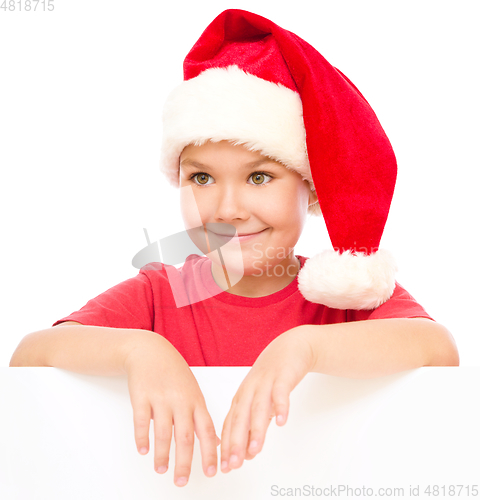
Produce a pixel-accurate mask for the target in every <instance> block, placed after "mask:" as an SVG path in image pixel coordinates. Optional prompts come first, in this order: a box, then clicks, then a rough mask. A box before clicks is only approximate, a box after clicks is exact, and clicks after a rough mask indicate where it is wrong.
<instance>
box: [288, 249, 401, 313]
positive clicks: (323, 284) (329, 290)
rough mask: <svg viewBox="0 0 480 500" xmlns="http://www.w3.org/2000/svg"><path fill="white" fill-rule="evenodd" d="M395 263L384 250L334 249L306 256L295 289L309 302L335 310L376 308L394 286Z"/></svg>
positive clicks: (390, 255)
mask: <svg viewBox="0 0 480 500" xmlns="http://www.w3.org/2000/svg"><path fill="white" fill-rule="evenodd" d="M396 271H397V265H396V263H395V260H394V258H393V255H392V254H391V253H390V252H389V251H388V250H385V249H381V250H378V251H377V252H376V253H373V254H371V255H366V254H360V253H359V254H352V252H351V251H350V250H347V251H345V252H343V253H342V254H340V253H339V252H338V251H334V250H324V251H323V252H321V253H319V254H317V255H315V256H314V257H312V258H310V259H307V261H306V262H305V264H304V265H303V267H302V269H301V270H300V272H299V273H298V289H299V290H300V293H301V294H302V295H303V296H304V297H305V299H307V300H308V301H310V302H314V303H316V304H324V305H326V306H328V307H331V308H335V309H356V310H360V309H376V308H377V307H378V306H380V305H381V304H383V303H384V302H386V301H387V300H388V299H389V298H390V297H391V296H392V294H393V291H394V289H395V272H396Z"/></svg>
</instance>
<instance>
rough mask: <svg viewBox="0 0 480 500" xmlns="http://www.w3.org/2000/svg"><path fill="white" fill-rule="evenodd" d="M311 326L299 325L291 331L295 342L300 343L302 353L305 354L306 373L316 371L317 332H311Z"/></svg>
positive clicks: (317, 352)
mask: <svg viewBox="0 0 480 500" xmlns="http://www.w3.org/2000/svg"><path fill="white" fill-rule="evenodd" d="M310 326H311V325H300V326H297V327H295V328H293V329H292V330H291V332H292V334H293V335H294V336H295V342H301V344H302V345H303V351H304V352H305V359H306V364H307V367H308V372H312V371H318V370H317V369H316V367H317V365H318V362H319V360H318V358H319V349H318V340H319V337H320V335H319V332H318V331H316V332H313V331H312V329H311V328H309V327H310Z"/></svg>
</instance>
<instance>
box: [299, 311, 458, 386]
mask: <svg viewBox="0 0 480 500" xmlns="http://www.w3.org/2000/svg"><path fill="white" fill-rule="evenodd" d="M299 328H300V331H301V333H302V336H304V338H305V339H306V341H307V343H308V345H309V346H310V349H311V355H312V365H311V367H310V370H309V371H312V372H319V373H325V374H329V375H337V376H341V377H352V378H370V377H379V376H382V375H389V374H392V373H396V372H399V371H403V370H410V369H413V368H419V367H422V366H458V365H459V355H458V350H457V346H456V344H455V341H454V339H453V337H452V334H451V333H450V332H449V331H448V330H447V329H446V328H445V327H444V326H442V325H440V324H439V323H436V322H434V321H431V320H429V319H426V318H398V319H397V318H395V319H374V320H366V321H354V322H351V323H338V324H332V325H302V326H301V327H299Z"/></svg>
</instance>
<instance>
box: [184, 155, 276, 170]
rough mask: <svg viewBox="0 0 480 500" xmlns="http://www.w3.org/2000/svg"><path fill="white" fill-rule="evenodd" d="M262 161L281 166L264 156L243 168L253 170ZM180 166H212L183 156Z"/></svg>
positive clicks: (206, 167)
mask: <svg viewBox="0 0 480 500" xmlns="http://www.w3.org/2000/svg"><path fill="white" fill-rule="evenodd" d="M264 163H273V165H274V166H275V167H277V168H281V167H282V165H280V164H278V163H277V162H276V161H275V160H273V159H271V158H264V159H263V160H258V161H252V162H249V163H246V164H245V165H244V167H245V169H249V170H253V169H254V168H257V167H258V166H260V165H263V164H264ZM180 166H181V167H187V168H188V167H194V168H200V169H205V170H209V169H210V170H211V169H212V168H211V167H209V166H208V165H204V164H203V163H200V162H198V161H195V160H191V159H190V158H185V159H184V160H182V161H181V162H180Z"/></svg>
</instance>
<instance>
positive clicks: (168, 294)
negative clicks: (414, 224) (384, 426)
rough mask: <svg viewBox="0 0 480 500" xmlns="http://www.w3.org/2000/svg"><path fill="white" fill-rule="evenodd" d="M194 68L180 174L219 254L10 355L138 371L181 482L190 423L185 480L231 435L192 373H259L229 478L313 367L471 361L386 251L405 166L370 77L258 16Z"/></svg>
mask: <svg viewBox="0 0 480 500" xmlns="http://www.w3.org/2000/svg"><path fill="white" fill-rule="evenodd" d="M184 76H185V81H184V82H183V83H182V84H181V85H180V86H179V87H178V88H177V89H175V90H174V91H173V92H172V94H171V95H170V96H169V98H168V100H167V103H166V105H165V110H164V136H163V145H162V171H163V173H164V174H165V175H166V177H167V179H169V181H170V182H171V183H172V184H173V185H175V186H177V187H179V188H180V190H181V196H180V200H181V207H180V208H181V211H182V216H183V219H184V221H185V227H186V229H187V233H188V235H189V236H191V237H192V239H193V240H194V241H195V242H197V243H198V246H199V247H200V248H202V251H203V253H204V254H205V256H204V257H198V256H197V255H192V256H191V258H188V259H187V260H186V261H185V264H184V266H183V267H182V268H181V269H176V268H175V267H174V266H170V265H163V264H160V263H155V262H153V263H148V264H147V265H144V266H143V267H142V269H141V270H140V272H139V274H138V275H137V276H136V277H134V278H131V279H129V280H126V281H124V282H123V283H120V284H119V285H117V286H115V287H113V288H111V289H109V290H107V291H106V292H104V293H103V294H101V295H99V296H98V297H96V298H94V299H92V300H90V301H89V302H88V303H87V304H86V305H85V306H84V307H83V308H81V309H80V310H79V311H77V312H74V313H72V314H71V315H69V316H68V317H65V318H62V319H59V320H58V321H56V322H55V323H54V325H53V326H52V328H48V329H45V330H41V331H38V332H34V333H31V334H29V335H27V336H26V337H25V338H24V339H23V340H22V342H21V343H20V344H19V346H18V347H17V349H16V351H15V352H14V354H13V356H12V360H11V363H10V365H11V366H56V367H59V368H64V369H68V370H73V371H78V372H82V373H89V374H97V375H114V374H120V373H127V376H128V387H129V392H130V397H131V403H132V407H133V414H134V430H135V441H136V444H137V447H138V451H139V452H140V453H142V454H144V453H148V450H149V440H148V434H149V425H150V420H151V419H153V421H154V429H155V458H154V467H155V470H156V471H157V472H159V473H164V472H165V471H166V470H167V468H168V457H169V449H170V442H171V438H172V424H173V428H174V436H175V442H176V446H177V448H176V463H175V474H174V481H175V484H177V485H178V486H183V485H185V484H186V483H187V481H188V477H189V474H190V468H191V459H192V453H193V443H194V433H196V434H197V436H198V438H199V441H200V446H201V452H202V464H203V469H204V472H205V474H206V475H207V476H214V475H215V474H216V467H217V453H216V447H217V445H218V444H219V439H218V437H217V436H216V433H215V429H214V427H213V423H212V420H211V418H210V415H209V413H208V410H207V408H206V405H205V401H204V399H203V396H202V394H201V392H200V389H199V387H198V384H197V382H196V380H195V378H194V377H193V375H192V372H191V370H190V369H189V366H199V365H207V366H208V365H209V366H221V365H223V366H225V365H227V366H228V365H230V366H234V365H248V366H252V369H251V370H250V372H249V374H248V375H247V377H246V378H245V380H244V381H243V383H242V384H241V386H240V388H239V389H238V391H237V394H236V395H235V397H234V399H233V402H232V406H231V409H230V411H229V413H228V415H227V417H226V419H225V423H224V426H223V430H222V439H221V470H222V471H223V472H228V471H229V470H231V469H232V468H238V467H240V466H241V465H242V462H243V460H244V459H251V458H253V457H254V456H255V455H256V454H258V453H259V452H260V451H261V449H262V445H263V442H264V440H265V433H266V430H267V427H268V425H269V422H270V420H271V418H273V417H274V416H275V417H276V422H277V424H278V425H284V424H285V422H286V420H287V417H288V402H289V394H290V392H291V391H292V390H293V389H294V387H295V386H296V385H297V384H298V383H299V382H300V381H301V380H302V378H303V377H304V376H305V375H306V374H307V373H309V372H312V371H315V372H321V373H326V374H332V375H338V376H347V377H374V376H380V375H385V374H390V373H394V372H396V371H401V370H407V369H411V368H416V367H420V366H427V365H458V363H459V360H458V352H457V349H456V345H455V342H454V340H453V337H452V335H451V334H450V332H449V331H448V330H447V329H446V328H445V327H443V326H442V325H440V324H438V323H436V322H435V321H434V320H433V319H432V318H431V317H430V316H429V315H428V314H427V313H426V311H425V310H424V309H423V308H422V307H421V306H420V305H419V304H418V303H417V302H416V301H415V300H414V299H413V297H412V296H411V295H409V294H408V292H406V291H405V290H404V289H403V288H402V287H401V286H400V285H399V284H398V283H397V282H396V281H395V278H394V275H395V270H396V266H395V263H394V260H393V257H392V256H391V255H390V254H389V253H388V252H387V251H386V250H384V249H380V248H379V245H380V239H381V236H382V232H383V228H384V226H385V222H386V219H387V215H388V211H389V208H390V203H391V199H392V196H393V190H394V186H395V180H396V161H395V156H394V154H393V151H392V148H391V145H390V143H389V141H388V138H387V137H386V135H385V133H384V131H383V129H382V127H381V126H380V124H379V122H378V120H377V118H376V116H375V114H374V112H373V110H372V109H371V108H370V106H369V104H368V103H367V101H366V100H365V98H364V97H363V96H362V95H361V93H360V92H359V91H358V89H357V88H356V87H355V86H354V85H353V84H352V82H350V80H349V79H348V78H347V77H346V76H345V75H343V74H342V73H341V72H340V71H339V70H338V69H336V68H334V67H333V66H331V65H330V64H329V63H328V62H327V61H326V60H325V59H324V58H323V57H322V56H321V55H320V54H319V53H318V52H317V51H316V50H315V49H314V48H313V47H311V46H310V45H309V44H307V43H306V42H305V41H304V40H302V39H301V38H299V37H298V36H297V35H295V34H293V33H291V32H289V31H286V30H284V29H282V28H280V27H279V26H277V25H275V24H274V23H272V22H271V21H269V20H268V19H265V18H263V17H260V16H257V15H255V14H252V13H250V12H246V11H241V10H226V11H224V12H223V13H222V14H220V15H219V16H218V17H217V18H216V19H215V20H214V21H213V22H212V23H211V24H210V25H209V26H208V27H207V29H206V30H205V31H204V33H203V34H202V36H201V37H200V38H199V40H198V41H197V43H196V44H195V45H194V47H193V48H192V49H191V51H190V52H189V54H188V55H187V57H186V59H185V62H184ZM308 214H313V215H322V216H323V217H324V219H325V223H326V226H327V229H328V232H329V236H330V240H331V242H332V246H333V249H332V250H325V251H323V252H321V253H319V254H317V255H315V256H314V257H312V258H306V257H303V256H300V255H295V253H294V247H295V244H296V242H297V241H298V239H299V237H300V234H301V232H302V229H303V226H304V223H305V220H306V216H307V215H308ZM199 228H200V229H201V231H200V232H198V231H197V230H198V229H199ZM207 255H208V257H207ZM239 256H240V258H239Z"/></svg>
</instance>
